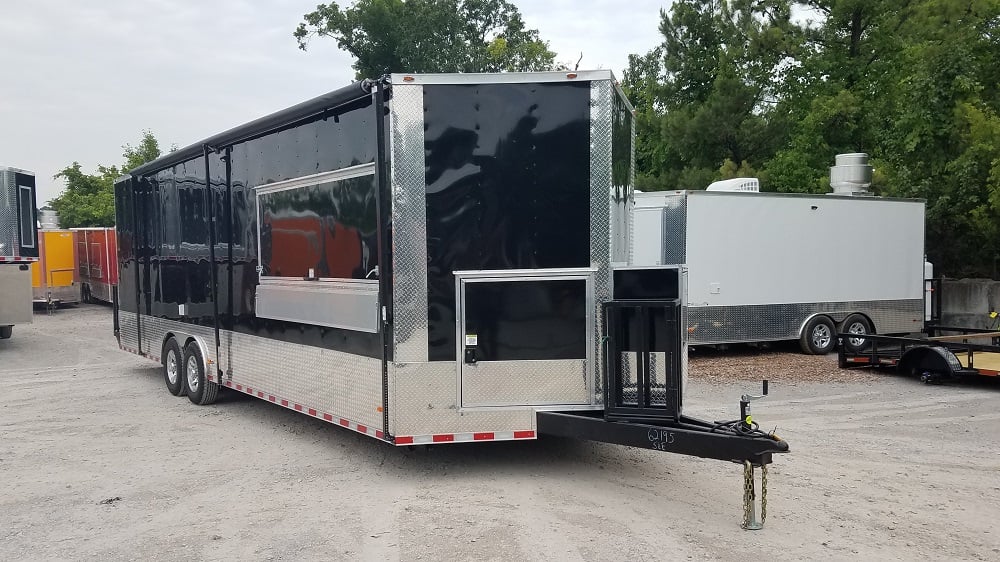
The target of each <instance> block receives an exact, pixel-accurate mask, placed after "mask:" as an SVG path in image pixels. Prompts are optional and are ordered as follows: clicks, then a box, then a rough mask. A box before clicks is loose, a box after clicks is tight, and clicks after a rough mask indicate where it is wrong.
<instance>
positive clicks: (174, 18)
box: [0, 0, 669, 202]
mask: <svg viewBox="0 0 1000 562" xmlns="http://www.w3.org/2000/svg"><path fill="white" fill-rule="evenodd" d="M316 3H317V0H268V1H264V0H260V1H251V0H246V1H243V0H219V1H213V2H204V1H199V0H121V1H110V0H106V1H102V2H80V1H78V0H35V1H32V2H8V3H5V6H4V9H3V14H2V16H3V17H2V18H0V37H3V42H4V45H3V48H2V49H0V68H3V69H4V75H5V79H4V80H3V81H0V165H4V166H14V167H18V168H25V169H29V170H32V171H34V172H36V174H37V176H38V178H37V179H38V183H39V201H40V202H44V201H47V200H49V199H51V198H52V197H54V196H55V195H57V193H58V192H59V190H61V189H62V184H61V182H59V181H55V180H51V179H50V178H51V177H52V175H53V174H55V173H56V172H57V171H58V170H60V169H62V168H63V167H64V166H66V165H68V164H70V163H71V162H73V161H74V160H77V161H79V162H80V163H81V164H82V165H83V166H84V168H85V169H87V170H93V169H95V168H96V166H97V164H99V163H101V164H119V163H120V162H121V160H122V158H121V152H122V151H121V145H122V144H123V143H125V142H132V143H135V142H137V141H138V140H139V134H140V131H141V130H142V129H147V128H148V129H151V130H152V131H153V132H154V133H155V134H156V136H157V138H159V139H160V141H161V142H163V143H165V145H166V146H169V145H170V144H173V143H176V144H179V145H181V146H184V145H187V144H190V143H193V142H197V141H198V140H200V139H202V138H205V137H208V136H210V135H212V134H215V133H217V132H220V131H223V130H225V129H228V128H230V127H233V126H235V125H238V124H240V123H244V122H247V121H250V120H252V119H255V118H257V117H260V116H262V115H265V114H267V113H271V112H273V111H276V110H279V109H282V108H284V107H288V106H290V105H294V104H296V103H298V102H300V101H303V100H306V99H309V98H311V97H314V96H317V95H319V94H322V93H324V92H328V91H330V90H334V89H336V88H339V87H341V86H344V85H346V84H348V83H349V82H351V80H352V79H353V77H354V70H353V69H351V67H350V65H351V62H352V59H351V57H350V56H349V55H347V54H346V53H344V52H342V51H340V50H338V49H337V48H336V43H335V42H334V41H333V40H330V39H317V40H314V41H313V42H312V43H311V44H310V46H309V50H308V51H307V52H302V51H300V50H299V49H298V46H297V44H296V42H295V39H294V38H293V37H292V31H294V29H295V27H296V25H297V24H298V23H299V21H301V18H302V14H304V13H306V12H308V11H310V10H312V9H314V8H315V5H316ZM516 3H517V4H518V6H519V8H520V10H521V12H522V13H523V14H524V18H525V20H526V23H527V24H528V25H529V27H533V28H537V29H538V30H539V32H540V34H541V36H542V37H543V38H544V39H547V40H548V41H549V42H550V44H551V48H552V49H553V50H554V51H556V52H557V54H558V59H557V60H559V61H561V62H567V63H575V62H576V59H577V58H578V57H579V54H580V52H581V51H582V52H583V55H584V56H583V60H582V62H581V63H580V68H581V69H591V68H610V69H612V70H613V71H614V72H615V74H616V75H617V76H618V77H621V73H622V70H623V69H624V67H625V66H626V65H627V61H628V55H629V53H645V52H646V51H648V50H649V49H650V48H652V47H653V46H654V45H655V44H656V43H657V42H658V41H659V38H658V31H657V26H658V24H659V9H660V8H661V7H662V6H664V5H666V4H668V3H669V2H654V1H649V0H635V1H633V2H630V3H628V4H625V3H622V2H618V1H615V0H577V1H569V0H550V1H543V0H520V1H518V2H516ZM623 6H627V7H628V9H623Z"/></svg>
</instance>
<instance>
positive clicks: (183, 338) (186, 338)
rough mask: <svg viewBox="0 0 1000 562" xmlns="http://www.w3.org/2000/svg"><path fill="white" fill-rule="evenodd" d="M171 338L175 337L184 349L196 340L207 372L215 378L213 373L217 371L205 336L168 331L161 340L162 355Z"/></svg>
mask: <svg viewBox="0 0 1000 562" xmlns="http://www.w3.org/2000/svg"><path fill="white" fill-rule="evenodd" d="M170 338H175V339H176V340H177V345H179V346H180V348H181V349H182V350H183V349H184V348H185V347H187V345H188V344H189V343H191V342H195V344H196V345H197V346H198V349H199V351H201V357H202V361H203V363H204V367H205V373H206V374H207V375H208V376H209V377H212V378H213V379H214V378H215V377H213V376H212V375H213V374H214V373H215V372H216V369H215V368H213V367H212V359H211V355H209V353H208V350H209V347H208V345H206V344H205V340H204V338H202V337H201V336H194V335H191V334H186V333H183V332H179V331H171V332H167V333H166V334H164V336H163V341H162V342H160V355H161V356H162V355H163V348H164V347H166V345H167V340H169V339H170Z"/></svg>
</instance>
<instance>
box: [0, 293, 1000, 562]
mask: <svg viewBox="0 0 1000 562" xmlns="http://www.w3.org/2000/svg"><path fill="white" fill-rule="evenodd" d="M691 371H692V381H691V385H690V388H689V391H688V396H687V403H686V407H685V410H686V411H687V412H688V413H689V414H691V415H695V416H698V417H703V418H709V419H723V418H726V419H731V418H733V417H736V416H735V415H734V413H735V412H736V411H737V401H738V399H739V395H740V394H741V393H742V392H743V391H745V390H752V391H756V390H758V384H759V383H758V382H756V381H758V380H759V379H760V378H763V377H764V376H767V377H768V378H770V379H771V380H772V381H773V383H772V385H771V397H769V399H768V400H765V401H763V402H760V403H755V404H754V414H755V418H756V419H758V420H759V421H760V422H761V423H762V424H763V425H764V426H765V427H766V428H767V429H770V428H772V427H774V426H777V432H778V433H779V434H780V435H782V436H783V437H784V438H785V439H787V440H788V441H789V442H790V443H791V447H792V452H791V453H790V454H788V455H784V456H778V457H776V460H775V463H774V464H773V465H772V469H771V471H770V474H769V480H770V489H769V495H768V500H769V502H768V520H767V525H766V527H765V529H764V530H762V531H757V532H747V531H742V530H741V529H740V528H739V524H740V520H741V512H740V509H741V508H740V506H741V493H742V476H741V470H740V468H739V467H737V466H736V465H731V464H727V463H722V462H718V461H707V460H701V459H694V458H688V457H682V456H675V455H668V454H663V453H656V452H653V451H647V450H636V449H628V448H624V447H618V446H613V445H606V444H595V443H587V442H578V441H573V440H562V439H552V438H543V439H541V440H538V441H532V442H516V443H490V444H468V445H465V444H453V445H443V446H436V447H429V448H426V447H425V448H417V449H414V450H410V449H407V448H394V447H391V446H388V445H386V444H384V443H380V442H376V441H374V440H372V439H370V438H366V437H362V436H360V435H357V434H355V433H352V432H350V431H346V430H342V429H339V428H337V427H333V426H331V425H329V424H326V423H324V422H321V421H319V420H316V419H313V418H309V417H307V416H304V415H302V414H298V413H295V412H292V411H289V410H285V409H282V408H280V407H277V406H275V405H273V404H270V403H267V402H264V401H260V400H255V399H253V398H250V397H247V396H244V395H237V394H235V393H223V395H222V396H221V398H220V400H219V402H218V403H217V404H215V405H213V406H205V407H198V406H195V405H193V404H191V403H190V402H189V401H188V400H187V399H186V398H175V397H173V396H171V395H170V394H168V393H167V391H166V389H165V388H164V385H163V381H162V378H161V375H160V371H159V366H158V365H157V364H154V363H151V362H149V361H148V360H145V359H142V358H139V357H136V356H133V355H130V354H127V353H125V352H123V351H119V350H118V348H117V344H116V342H115V339H114V337H113V336H112V333H111V313H110V309H109V308H108V307H103V306H98V305H86V306H81V307H79V308H71V309H64V310H59V311H57V312H56V313H54V314H52V315H46V314H44V313H39V314H36V317H35V323H34V324H32V325H30V326H17V327H15V329H14V337H13V339H10V340H3V341H0V559H7V560H26V559H38V560H53V559H83V558H94V557H97V558H98V559H102V560H136V559H162V560H184V559H205V560H232V559H267V560H271V559H274V560H282V559H284V560H301V559H349V560H354V559H365V560H462V559H475V560H510V559H518V560H520V559H539V560H541V559H548V560H551V559H557V560H664V559H692V560H745V559H773V560H804V559H819V558H824V559H832V560H836V559H868V560H914V559H928V560H941V559H983V560H987V559H992V560H997V559H1000V526H998V524H997V522H998V521H1000V453H998V451H1000V410H998V409H997V407H996V404H997V403H998V398H1000V386H998V385H996V384H992V383H990V382H978V383H972V384H969V383H966V384H946V385H942V386H926V385H922V384H920V383H919V382H917V381H914V380H910V379H907V378H903V377H900V376H896V375H889V374H873V373H867V372H842V371H840V370H838V369H837V367H836V360H835V358H834V357H832V356H831V357H818V358H817V357H806V356H801V355H798V354H795V353H794V352H792V351H789V350H785V349H781V348H779V349H776V350H772V351H767V352H755V351H750V350H734V351H729V352H726V353H721V352H710V351H701V350H696V351H695V352H693V353H692V360H691Z"/></svg>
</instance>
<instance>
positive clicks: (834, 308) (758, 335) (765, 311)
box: [687, 299, 924, 345]
mask: <svg viewBox="0 0 1000 562" xmlns="http://www.w3.org/2000/svg"><path fill="white" fill-rule="evenodd" d="M854 312H860V313H862V314H865V315H867V316H868V317H869V318H871V320H872V322H873V323H874V328H875V332H876V333H879V334H900V333H908V332H914V331H919V330H920V329H921V328H922V327H923V318H924V302H923V300H921V299H909V300H894V301H858V302H818V303H796V304H765V305H747V306H690V305H689V306H688V309H687V324H688V344H689V345H698V344H702V345H707V344H721V343H739V342H757V341H779V340H792V339H798V337H799V333H800V330H801V329H802V326H803V325H804V324H805V322H806V321H807V320H808V319H809V318H810V317H811V316H813V315H814V314H826V315H828V316H830V317H831V318H833V320H834V321H835V322H841V321H843V320H844V319H845V318H846V317H847V316H848V315H849V314H851V313H854Z"/></svg>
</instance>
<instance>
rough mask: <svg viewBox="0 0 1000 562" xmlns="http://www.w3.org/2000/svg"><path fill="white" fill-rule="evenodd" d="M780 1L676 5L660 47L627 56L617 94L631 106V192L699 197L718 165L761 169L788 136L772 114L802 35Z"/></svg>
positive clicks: (664, 18) (701, 0)
mask: <svg viewBox="0 0 1000 562" xmlns="http://www.w3.org/2000/svg"><path fill="white" fill-rule="evenodd" d="M790 13H791V12H790V3H789V2H787V1H784V0H756V1H751V0H678V1H677V2H674V3H673V5H672V6H671V8H670V11H669V12H667V11H662V10H661V12H660V18H661V22H660V32H661V33H662V34H663V37H664V41H663V43H662V44H661V45H660V46H658V47H657V48H655V49H653V50H652V51H650V52H649V53H647V54H646V55H645V56H636V55H633V56H632V57H630V60H629V62H630V64H629V69H628V70H627V71H626V72H625V76H624V80H623V86H624V88H625V91H626V93H627V94H628V95H629V98H630V99H631V100H632V102H633V103H634V104H635V105H636V131H637V136H638V138H637V140H636V168H637V170H636V172H637V174H636V185H637V187H639V188H640V189H644V190H656V189H673V188H687V189H700V188H704V187H706V186H707V184H708V183H710V182H711V181H713V180H716V179H720V178H721V177H722V176H723V175H724V174H725V173H726V172H725V169H724V163H725V162H726V161H727V160H729V161H732V162H739V163H741V165H743V169H744V170H747V169H752V168H758V167H760V166H761V165H762V163H763V162H765V161H766V160H767V159H768V158H770V157H771V156H772V155H773V154H774V153H775V151H776V150H777V149H778V148H779V147H780V146H781V145H782V143H783V142H784V141H785V139H786V137H787V132H786V131H787V128H788V127H787V122H786V120H785V119H784V118H782V116H781V115H779V114H776V113H775V112H774V103H775V99H776V96H777V95H778V89H777V88H776V83H777V84H780V81H776V80H775V78H776V77H779V76H781V75H782V73H783V72H784V69H785V66H786V60H787V59H788V58H789V57H790V54H791V53H792V52H794V50H795V49H796V47H797V45H798V43H799V42H800V40H799V36H800V35H801V31H800V30H799V29H798V28H797V27H796V26H794V25H793V24H792V23H791V20H790V17H791V16H790Z"/></svg>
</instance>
